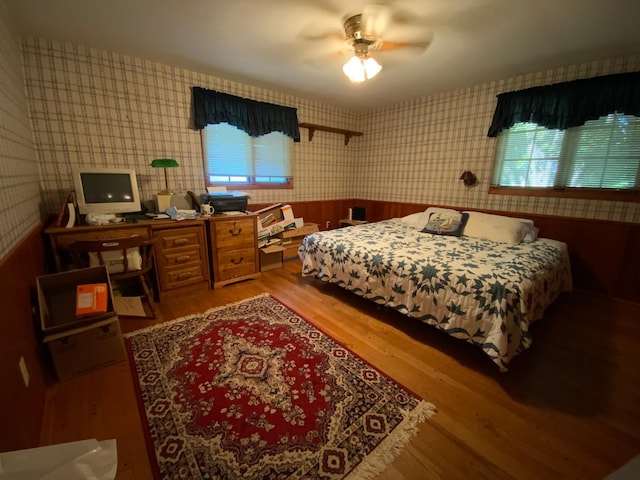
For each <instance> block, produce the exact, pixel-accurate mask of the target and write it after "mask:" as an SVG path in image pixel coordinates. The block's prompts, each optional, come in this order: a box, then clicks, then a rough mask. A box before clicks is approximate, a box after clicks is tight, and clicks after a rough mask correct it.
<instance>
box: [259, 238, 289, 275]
mask: <svg viewBox="0 0 640 480" xmlns="http://www.w3.org/2000/svg"><path fill="white" fill-rule="evenodd" d="M284 251H285V248H284V247H283V246H282V245H269V246H267V247H263V248H261V249H260V271H261V272H266V271H268V270H274V269H276V268H280V267H282V252H284Z"/></svg>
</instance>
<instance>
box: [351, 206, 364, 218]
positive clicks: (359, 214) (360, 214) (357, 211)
mask: <svg viewBox="0 0 640 480" xmlns="http://www.w3.org/2000/svg"><path fill="white" fill-rule="evenodd" d="M351 220H364V208H363V207H353V213H352V215H351Z"/></svg>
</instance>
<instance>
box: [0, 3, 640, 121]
mask: <svg viewBox="0 0 640 480" xmlns="http://www.w3.org/2000/svg"><path fill="white" fill-rule="evenodd" d="M372 3H383V4H386V5H388V6H390V7H391V11H393V12H395V13H396V14H397V15H396V16H395V17H394V21H393V22H391V23H390V24H389V25H388V28H386V29H385V34H384V36H383V38H384V39H386V40H388V41H396V42H397V41H419V40H424V39H426V38H429V37H430V36H432V38H433V41H432V43H431V44H430V46H429V47H428V48H427V49H426V50H424V51H422V52H421V51H420V50H419V49H403V50H395V51H392V52H377V53H375V54H374V55H373V56H375V57H376V58H377V59H378V61H379V62H380V63H381V64H382V65H383V70H382V72H381V73H380V74H379V75H378V76H377V77H376V78H374V79H372V80H370V81H368V82H365V83H364V84H362V85H352V84H351V83H350V82H349V81H348V80H347V78H346V77H345V76H344V74H343V73H342V64H343V63H345V62H346V60H347V59H348V56H346V55H344V54H341V53H340V46H341V42H340V41H339V40H337V39H334V38H331V37H330V36H328V34H330V33H335V34H338V35H342V34H344V29H343V27H342V24H343V19H344V17H345V16H346V15H349V14H355V13H361V12H362V11H363V9H364V8H365V7H366V6H367V5H370V4H372ZM6 4H7V6H8V8H9V12H10V14H11V15H12V17H13V19H14V23H15V24H16V27H17V30H18V32H19V33H25V34H33V35H37V36H41V37H46V38H52V39H57V40H62V41H70V42H73V43H77V44H82V45H86V46H92V47H97V48H100V49H106V50H110V51H114V52H119V53H123V54H128V55H132V56H137V57H142V58H145V59H149V60H154V61H158V62H162V63H166V64H169V65H174V66H177V67H182V68H187V69H190V70H195V71H200V72H204V73H208V74H212V75H215V76H219V77H224V78H227V79H230V80H235V81H240V82H246V83H250V84H252V85H256V86H263V87H266V88H270V89H273V90H278V91H285V92H290V93H293V94H296V95H302V96H304V97H308V98H316V99H321V100H323V101H326V102H329V103H332V104H336V105H344V106H347V107H349V108H367V107H376V106H384V105H388V104H391V103H396V102H399V101H403V100H408V99H411V98H416V97H420V96H424V95H429V94H434V93H437V92H442V91H448V90H453V89H457V88H461V87H465V86H470V85H475V84H478V83H482V82H485V81H489V80H496V79H500V78H504V77H507V76H511V75H514V74H519V73H527V72H535V71H540V70H544V69H546V68H552V67H557V66H562V65H570V64H575V63H579V62H583V61H591V60H597V59H603V58H609V57H612V56H617V55H624V54H629V53H640V28H639V27H638V22H639V21H640V0H395V1H394V0H377V1H376V0H371V1H340V0H6ZM409 13H410V14H411V16H409V17H407V14H409ZM403 18H404V20H403ZM325 36H326V38H324V39H320V40H318V39H314V38H317V37H325Z"/></svg>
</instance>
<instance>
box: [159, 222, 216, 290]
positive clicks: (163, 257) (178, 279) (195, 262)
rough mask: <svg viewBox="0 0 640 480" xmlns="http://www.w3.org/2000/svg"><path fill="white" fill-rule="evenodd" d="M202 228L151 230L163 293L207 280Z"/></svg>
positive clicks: (207, 270)
mask: <svg viewBox="0 0 640 480" xmlns="http://www.w3.org/2000/svg"><path fill="white" fill-rule="evenodd" d="M203 226H204V225H202V224H201V226H184V227H182V226H180V227H173V228H166V229H164V228H163V229H158V230H154V231H153V236H154V238H155V239H156V264H157V266H158V279H159V281H160V289H161V290H162V291H167V290H172V289H174V288H178V287H182V286H185V285H191V284H194V283H198V282H202V281H208V280H209V259H208V256H207V252H206V241H205V237H206V233H205V230H204V228H203Z"/></svg>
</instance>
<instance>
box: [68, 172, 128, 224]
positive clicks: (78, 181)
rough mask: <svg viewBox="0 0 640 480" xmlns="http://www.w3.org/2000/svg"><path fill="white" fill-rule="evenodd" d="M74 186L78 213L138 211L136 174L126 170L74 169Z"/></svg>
mask: <svg viewBox="0 0 640 480" xmlns="http://www.w3.org/2000/svg"><path fill="white" fill-rule="evenodd" d="M73 185H74V187H75V191H76V201H77V202H78V210H79V211H80V213H81V214H83V215H86V214H89V213H134V212H139V211H140V210H141V208H140V193H139V191H138V181H137V179H136V171H135V170H134V169H129V168H112V167H106V168H100V167H74V168H73Z"/></svg>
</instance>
